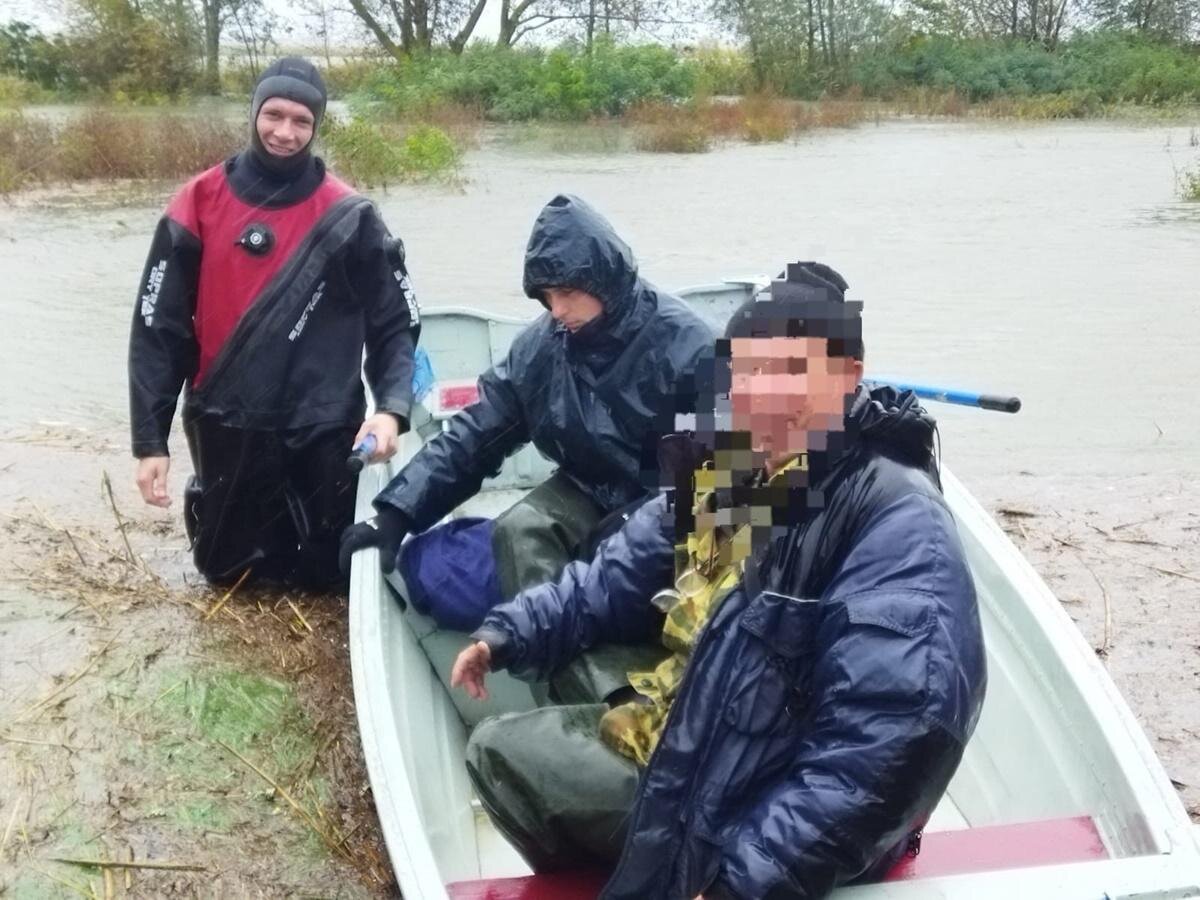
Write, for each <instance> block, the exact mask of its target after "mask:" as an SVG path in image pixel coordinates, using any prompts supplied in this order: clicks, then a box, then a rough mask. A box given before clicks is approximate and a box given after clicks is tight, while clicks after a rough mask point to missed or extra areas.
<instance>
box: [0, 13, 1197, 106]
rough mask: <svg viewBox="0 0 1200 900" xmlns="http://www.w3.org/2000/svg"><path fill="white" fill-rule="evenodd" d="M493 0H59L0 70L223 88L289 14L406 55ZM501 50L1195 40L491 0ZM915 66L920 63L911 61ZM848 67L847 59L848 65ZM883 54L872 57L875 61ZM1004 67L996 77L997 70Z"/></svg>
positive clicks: (769, 55)
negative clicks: (58, 22) (58, 24)
mask: <svg viewBox="0 0 1200 900" xmlns="http://www.w3.org/2000/svg"><path fill="white" fill-rule="evenodd" d="M488 2H489V0H348V3H349V8H345V7H341V6H334V5H333V3H332V0H300V2H298V3H297V4H295V5H294V7H293V9H294V13H293V16H292V17H291V18H289V20H287V21H281V20H280V19H279V17H278V16H277V15H275V14H274V13H273V12H272V11H271V9H270V8H269V7H268V6H267V5H265V3H264V0H69V5H68V10H69V12H68V20H67V24H66V27H65V28H64V29H63V30H62V32H61V33H58V34H54V35H46V34H43V33H41V32H40V31H39V30H38V29H36V28H34V27H33V26H31V25H29V24H28V23H24V22H19V21H13V22H9V23H7V24H2V25H0V73H5V74H8V75H9V76H15V77H17V78H20V79H24V80H25V81H28V82H33V83H36V84H38V85H41V86H42V87H44V88H46V89H50V90H59V91H66V92H72V91H81V92H83V91H103V92H108V93H113V92H117V91H122V92H126V93H130V94H145V93H153V94H163V95H170V96H176V95H179V94H181V93H214V94H215V93H219V92H221V91H222V87H223V84H222V60H223V59H224V60H226V61H228V60H230V59H233V58H236V60H237V68H238V71H239V74H240V75H242V76H243V80H247V79H249V78H253V77H254V76H255V75H256V74H257V71H258V70H259V68H261V66H262V65H263V62H264V58H265V57H267V56H269V55H271V54H273V53H275V52H277V51H278V48H279V43H280V41H281V40H286V39H287V38H288V37H289V35H290V32H291V30H292V29H293V28H294V27H295V26H296V25H297V24H298V23H299V21H300V20H302V19H304V20H307V24H308V29H307V30H308V31H309V32H310V33H314V34H316V35H317V36H318V38H319V39H321V40H322V41H323V47H322V48H321V52H323V54H324V56H325V59H326V62H327V63H328V64H329V66H330V67H331V68H333V66H334V52H335V51H334V48H333V47H332V46H331V43H332V38H331V35H332V34H333V33H334V31H335V28H340V30H341V32H342V33H346V32H347V30H350V31H351V32H356V33H357V34H358V35H360V37H361V40H360V44H361V45H362V46H363V47H364V48H365V49H366V50H367V51H368V52H369V53H371V54H373V55H374V56H375V58H377V59H378V60H381V61H383V62H385V63H386V62H396V63H399V64H401V65H404V64H406V63H410V62H411V61H412V60H414V59H419V58H422V57H427V56H429V55H433V54H448V55H450V56H461V55H462V54H464V52H465V50H466V49H467V47H468V45H470V44H471V43H472V40H473V39H475V41H476V43H478V38H477V32H478V30H479V25H480V21H481V20H482V18H483V15H484V13H485V9H486V4H487V3H488ZM490 2H492V3H493V4H497V3H498V4H499V9H498V12H499V16H500V28H499V34H498V36H497V37H496V38H495V39H494V43H495V45H496V47H497V48H499V49H501V50H504V49H510V48H514V47H517V46H518V45H522V44H526V45H527V44H530V43H531V42H536V43H546V41H547V40H550V41H559V42H565V43H566V44H567V45H569V46H572V47H575V48H577V49H578V50H579V51H580V52H583V53H590V52H591V51H592V49H593V47H595V46H596V44H597V42H598V41H606V42H613V41H617V42H620V41H633V42H657V43H663V44H669V45H673V46H675V47H677V48H683V52H686V48H687V45H688V43H689V42H694V41H695V39H696V35H697V34H704V35H707V36H709V37H714V36H715V37H720V38H726V39H729V38H732V39H733V40H735V41H736V42H738V43H739V44H740V45H741V47H742V53H743V55H744V57H745V60H746V62H747V65H748V68H749V72H750V75H751V80H752V82H753V84H752V85H751V86H752V87H756V88H760V89H774V90H778V91H780V92H783V93H792V94H801V95H803V94H811V93H813V92H814V90H818V89H819V90H829V89H834V90H836V89H838V88H844V87H846V86H847V85H848V84H850V83H853V82H854V81H855V78H857V77H858V75H856V74H855V73H856V72H859V71H860V70H861V69H862V67H863V65H864V62H867V63H870V62H871V61H875V62H878V61H879V60H881V59H886V58H888V56H889V54H890V55H891V56H893V57H894V56H896V55H897V54H900V55H903V54H905V53H908V54H909V55H910V56H911V49H912V47H913V46H914V42H919V41H921V40H928V39H937V40H940V41H943V42H945V41H950V42H958V43H959V44H963V45H968V44H971V43H972V42H974V43H975V44H978V43H979V42H992V43H996V42H1002V43H1004V44H1005V45H1006V46H1010V47H1012V46H1015V47H1026V48H1032V49H1035V50H1038V51H1043V52H1046V53H1056V52H1057V51H1059V50H1060V49H1061V48H1062V46H1063V45H1064V42H1066V41H1067V40H1068V39H1069V38H1072V37H1078V36H1080V35H1086V34H1091V33H1094V32H1102V33H1104V34H1119V35H1124V36H1128V37H1129V38H1131V39H1133V40H1136V41H1141V42H1143V43H1151V44H1162V45H1170V46H1172V47H1175V48H1177V49H1179V50H1180V51H1182V52H1184V53H1187V54H1191V55H1192V56H1193V57H1194V56H1195V54H1196V51H1197V40H1198V39H1200V0H904V2H901V3H897V2H896V0H658V2H648V0H490ZM914 65H919V63H914ZM856 67H857V68H856ZM877 68H878V66H877ZM1001 80H1003V79H1002V78H1001Z"/></svg>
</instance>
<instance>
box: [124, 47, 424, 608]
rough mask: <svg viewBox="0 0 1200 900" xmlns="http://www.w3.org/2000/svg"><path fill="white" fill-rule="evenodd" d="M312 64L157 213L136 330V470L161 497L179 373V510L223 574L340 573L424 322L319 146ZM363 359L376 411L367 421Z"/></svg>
mask: <svg viewBox="0 0 1200 900" xmlns="http://www.w3.org/2000/svg"><path fill="white" fill-rule="evenodd" d="M325 99H326V96H325V85H324V82H323V80H322V78H321V75H320V73H319V72H318V71H317V69H316V68H315V67H314V66H312V65H311V64H310V63H308V62H307V61H305V60H302V59H296V58H285V59H281V60H279V61H278V62H275V63H274V64H272V65H271V66H270V67H268V68H267V69H266V70H265V71H264V72H263V74H262V77H261V78H260V79H259V81H258V84H257V85H256V87H255V91H254V97H253V101H252V103H251V115H250V145H249V146H248V147H247V148H246V149H245V150H243V151H242V152H241V153H239V154H237V155H236V156H234V157H232V158H230V159H228V160H226V161H225V162H223V163H221V164H219V165H217V166H214V167H213V168H211V169H209V170H208V171H206V172H204V173H202V174H200V175H199V176H197V177H196V178H194V179H193V180H192V181H190V182H188V183H187V184H186V185H185V186H184V187H183V189H182V190H181V191H180V192H179V193H178V194H177V195H176V196H175V198H174V200H172V201H171V204H170V206H169V207H168V208H167V211H166V214H165V215H164V216H163V218H162V219H161V221H160V222H159V225H158V229H157V231H156V232H155V236H154V241H153V243H152V245H151V248H150V255H149V259H148V260H147V263H146V269H145V272H144V273H143V275H142V282H141V288H140V291H139V296H138V300H137V305H136V308H135V310H134V317H133V326H132V332H131V335H130V343H129V391H130V425H131V429H132V436H133V454H134V456H135V457H137V459H138V463H137V485H138V489H139V490H140V491H141V494H142V497H143V499H144V500H145V501H146V503H148V504H151V505H153V506H161V507H165V506H168V505H169V504H170V502H171V500H170V496H169V494H168V490H167V474H168V472H169V469H170V456H169V455H168V450H167V440H168V435H169V433H170V429H171V421H172V419H173V418H174V414H175V407H176V404H177V402H178V397H179V394H180V391H181V389H182V388H183V387H184V386H185V385H186V386H187V391H186V397H185V401H184V407H183V426H184V431H185V432H186V434H187V439H188V448H189V450H190V452H191V457H192V463H193V465H194V467H195V473H196V474H195V476H194V477H193V478H192V479H191V480H190V481H189V482H188V485H187V487H186V489H185V491H184V522H185V525H186V528H187V532H188V536H189V537H190V539H191V541H192V549H193V554H194V558H195V563H196V567H197V569H199V570H200V572H201V573H202V574H203V575H204V576H205V577H206V578H208V579H209V580H210V581H213V582H218V583H220V582H228V581H231V580H234V579H237V578H239V577H241V575H242V574H243V573H245V572H246V571H247V570H249V571H250V572H251V573H252V574H253V575H254V576H255V577H256V578H268V579H271V580H279V581H285V582H288V583H294V584H298V585H300V586H305V587H311V588H326V587H331V586H335V585H337V584H338V583H340V582H341V581H342V576H341V575H340V574H339V573H338V567H337V541H338V536H339V535H340V533H341V531H342V529H344V528H345V527H346V526H347V525H349V524H350V522H351V521H353V511H354V491H353V486H354V482H353V479H352V477H351V476H350V475H349V473H348V472H347V470H346V465H345V460H346V456H347V453H348V452H349V449H350V448H351V446H352V445H354V444H356V443H358V442H359V441H360V440H362V439H364V438H365V437H366V436H367V435H373V436H374V439H375V443H376V449H375V452H374V454H373V456H372V461H380V460H384V459H386V458H388V457H389V456H391V455H392V453H394V452H395V448H396V443H397V438H398V436H399V434H400V433H402V432H403V431H405V430H406V429H407V427H408V417H409V409H410V406H411V405H412V371H413V352H414V348H415V344H416V341H417V337H418V332H419V327H418V323H419V314H418V309H417V304H416V299H415V297H414V296H413V293H412V289H411V287H410V286H409V280H408V271H407V269H406V267H405V261H404V245H403V244H402V243H401V242H400V241H399V240H398V239H396V238H393V237H392V236H391V235H390V234H389V233H388V230H387V228H386V227H385V226H384V224H383V222H382V220H381V219H380V217H379V213H378V211H377V210H376V208H375V207H374V205H373V204H372V203H370V202H369V201H368V200H366V199H365V198H364V197H361V196H359V195H357V194H355V193H354V191H353V190H352V189H351V188H350V187H348V186H347V185H346V184H344V183H343V182H341V181H339V180H338V179H337V178H335V177H333V175H331V174H329V173H327V172H326V171H325V165H324V163H323V162H322V161H321V160H320V159H319V158H318V157H317V156H315V155H314V154H313V153H312V144H313V139H314V136H315V134H316V132H317V129H318V127H319V126H320V123H321V117H322V116H323V114H324V112H325ZM364 346H365V348H366V364H365V371H366V377H367V381H368V383H369V384H370V387H371V391H372V394H373V395H374V399H375V409H376V412H375V414H374V415H373V416H371V417H370V418H367V419H366V420H365V421H364V419H363V416H364V413H365V408H366V407H365V397H364V394H363V386H362V371H363V349H364Z"/></svg>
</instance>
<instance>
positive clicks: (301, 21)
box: [0, 0, 500, 48]
mask: <svg viewBox="0 0 1200 900" xmlns="http://www.w3.org/2000/svg"><path fill="white" fill-rule="evenodd" d="M266 3H267V6H268V7H269V8H270V9H271V10H272V11H273V12H274V13H275V14H276V15H278V16H279V19H280V22H281V24H283V25H286V26H290V27H291V28H292V33H291V35H290V36H289V35H287V34H278V35H276V40H278V41H279V42H280V43H281V44H283V45H288V44H299V45H310V46H312V47H314V48H315V47H317V46H318V45H319V44H320V38H319V37H318V35H317V31H316V28H317V19H316V17H314V16H309V15H305V14H304V13H302V12H300V11H299V10H297V9H296V6H295V4H293V3H288V2H285V0H266ZM345 6H346V5H345V3H344V2H342V0H328V7H329V8H330V9H334V8H338V7H341V8H345ZM67 9H69V6H68V5H66V4H64V3H63V2H62V0H0V23H4V22H8V21H10V20H12V19H21V20H24V21H26V22H32V23H34V24H35V25H37V26H38V28H40V29H42V30H43V31H46V32H53V31H59V30H61V29H62V28H64V27H65V26H66V22H67V14H66V10H67ZM332 24H333V25H334V26H335V27H334V28H333V29H331V30H332V31H333V32H334V34H333V35H331V40H332V42H333V43H338V44H343V45H346V44H363V43H366V42H367V37H366V35H365V33H364V32H363V30H362V29H361V26H360V24H359V23H358V21H357V19H355V18H354V15H353V14H352V13H350V12H348V11H347V12H342V13H336V14H334V15H333V23H332ZM499 33H500V0H488V4H487V7H486V8H485V9H484V12H483V17H482V18H481V19H480V20H479V24H478V25H477V26H476V27H475V32H474V34H473V37H476V38H484V39H491V40H494V39H495V38H496V36H497V35H499Z"/></svg>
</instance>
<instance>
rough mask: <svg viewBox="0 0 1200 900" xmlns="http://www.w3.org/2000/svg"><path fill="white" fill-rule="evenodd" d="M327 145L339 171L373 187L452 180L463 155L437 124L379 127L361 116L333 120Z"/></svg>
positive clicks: (326, 138)
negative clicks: (411, 126)
mask: <svg viewBox="0 0 1200 900" xmlns="http://www.w3.org/2000/svg"><path fill="white" fill-rule="evenodd" d="M323 145H324V147H325V148H326V150H327V151H328V153H329V156H330V158H331V162H332V163H333V165H334V166H335V167H336V168H337V171H338V174H339V175H341V176H342V177H344V178H347V179H349V180H350V181H352V182H354V183H355V184H358V185H361V186H362V187H368V188H370V187H385V186H387V185H388V184H392V183H396V182H414V181H441V182H447V181H451V180H453V179H454V178H455V177H456V176H457V173H458V169H459V164H460V163H461V161H462V154H463V151H462V147H461V146H460V144H458V143H456V142H455V140H454V139H453V138H452V137H451V136H450V135H449V134H447V133H446V131H444V130H443V129H441V128H439V127H438V126H436V125H429V124H420V125H417V126H416V127H414V128H409V129H404V128H402V127H400V126H396V125H377V124H375V123H373V122H370V121H368V120H367V119H365V118H363V117H361V116H355V117H353V118H352V119H350V120H349V121H348V122H342V121H340V120H337V119H333V118H330V120H329V121H328V123H327V126H326V128H325V130H324V133H323Z"/></svg>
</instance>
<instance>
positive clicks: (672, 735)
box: [475, 387, 987, 900]
mask: <svg viewBox="0 0 1200 900" xmlns="http://www.w3.org/2000/svg"><path fill="white" fill-rule="evenodd" d="M849 419H850V423H849V424H851V425H852V426H856V427H857V436H854V434H855V431H854V428H851V429H850V431H849V432H848V433H849V434H851V436H852V437H851V440H850V442H849V445H848V446H847V447H846V448H845V450H844V451H843V452H842V453H841V454H840V455H839V456H837V457H836V458H834V459H832V460H831V464H830V466H829V467H828V470H827V472H826V474H825V475H824V477H822V478H820V479H819V481H818V484H817V487H818V489H819V491H820V492H821V494H822V496H823V499H822V503H821V505H820V508H819V509H814V510H812V511H811V512H810V514H808V515H806V516H804V517H802V518H801V519H800V520H799V521H797V522H795V523H794V524H791V525H790V526H789V527H788V528H787V529H786V530H785V531H784V533H783V534H781V535H780V536H778V537H776V538H775V539H774V540H772V541H771V542H770V544H769V545H767V547H765V548H763V549H762V552H761V553H759V554H756V555H755V556H754V557H753V558H752V559H751V560H749V561H748V562H747V565H746V568H745V572H744V574H743V577H742V579H741V581H740V582H739V583H738V585H737V586H736V587H735V588H734V589H733V590H732V591H731V592H730V593H729V594H728V595H727V596H726V597H725V598H724V599H723V600H722V601H721V602H720V603H719V604H718V605H717V606H716V607H715V609H714V610H713V612H712V614H711V617H710V619H709V621H708V623H707V624H706V625H705V627H704V630H703V631H701V632H700V635H699V637H698V638H697V639H696V642H695V645H694V647H693V648H692V653H691V658H690V660H689V662H688V666H687V669H686V672H685V674H684V676H683V681H682V683H681V684H680V686H679V689H678V692H677V693H676V695H675V698H674V700H673V701H672V705H671V710H670V715H669V717H668V718H667V721H666V726H665V728H664V730H663V732H662V735H661V737H660V739H659V741H658V744H657V747H656V749H655V750H654V753H653V755H652V756H651V758H650V761H649V764H648V766H647V767H646V769H645V770H644V771H643V773H642V776H641V779H640V781H639V786H638V792H637V797H636V800H635V803H634V806H633V808H632V810H631V812H630V815H629V820H628V822H629V825H628V837H627V840H626V843H625V847H624V852H623V854H622V856H621V859H620V861H619V862H618V864H617V866H616V868H615V870H614V871H613V873H612V876H611V879H610V881H609V883H608V884H607V886H606V887H605V889H604V891H603V893H602V894H601V897H602V898H603V900H680V898H684V900H688V898H692V897H695V896H697V895H698V894H702V895H703V896H704V897H706V898H709V897H711V898H716V900H748V898H752V897H754V898H772V900H774V898H778V900H785V898H797V900H798V898H817V897H824V896H826V895H827V894H828V893H829V892H830V891H832V890H833V889H834V888H835V887H836V886H838V885H840V884H845V883H847V882H851V881H855V880H857V879H862V878H872V877H879V876H880V875H882V874H883V873H884V872H886V871H887V869H888V868H889V867H890V866H891V865H892V864H893V863H894V862H895V860H896V859H897V858H898V856H899V854H901V853H902V852H903V851H904V850H905V849H906V848H910V847H912V846H914V844H913V841H914V837H913V836H914V835H915V834H916V833H918V832H919V831H920V830H921V828H922V827H923V826H924V824H925V822H927V821H928V818H929V816H930V815H931V813H932V811H933V809H934V807H935V806H936V805H937V803H938V800H939V799H940V798H941V796H942V794H943V792H944V791H945V789H946V786H947V785H948V784H949V781H950V778H951V776H952V775H953V774H954V771H955V769H956V767H957V765H958V763H959V760H960V759H961V757H962V752H963V747H964V745H965V744H966V742H967V740H968V738H969V737H970V735H971V733H972V731H973V730H974V727H975V723H976V720H977V718H978V715H979V711H980V707H981V705H982V701H983V696H984V689H985V685H986V680H987V679H986V669H985V663H984V647H983V638H982V633H981V629H980V622H979V615H978V609H977V606H976V599H975V590H974V585H973V583H972V579H971V573H970V570H969V569H968V567H967V563H966V558H965V553H964V551H963V547H962V544H961V542H960V540H959V537H958V531H957V528H956V527H955V525H954V520H953V518H952V516H951V514H950V511H949V509H948V507H947V505H946V503H945V501H944V500H943V498H942V496H941V492H940V490H939V488H938V485H937V481H936V477H935V474H934V456H933V453H932V444H931V438H932V434H933V421H932V419H930V418H929V417H928V416H927V415H926V414H925V413H924V411H923V410H922V409H921V408H920V406H919V405H918V404H917V402H916V400H915V399H914V398H913V396H912V395H911V394H909V393H904V392H899V391H896V390H895V389H894V388H876V389H874V390H868V389H866V388H865V387H864V388H863V389H862V390H860V392H859V393H858V395H857V397H856V400H855V402H854V404H853V405H852V407H851V410H850V414H849ZM810 474H813V473H811V472H810ZM673 520H674V517H673V516H672V515H671V514H670V511H669V507H668V504H667V497H666V496H665V495H660V496H658V497H656V498H654V499H653V500H651V501H649V502H648V503H646V504H644V505H643V506H642V507H641V508H639V509H638V510H637V511H636V512H635V513H634V514H633V515H632V516H631V517H630V519H629V520H628V522H626V524H625V526H624V527H623V528H622V529H621V531H620V532H618V533H617V534H616V535H614V536H613V537H612V538H610V539H609V540H608V541H606V542H605V543H603V544H602V545H601V546H600V549H599V551H598V552H597V554H596V556H595V558H594V559H593V560H591V561H590V562H573V563H570V564H569V565H568V566H567V568H566V569H565V570H564V571H563V573H562V575H561V576H560V578H559V579H558V581H557V582H552V583H549V584H545V585H541V586H539V587H536V588H532V589H530V590H528V591H525V592H524V593H522V594H520V595H518V596H517V597H516V598H515V599H514V600H512V601H510V602H508V603H505V604H502V605H500V606H498V607H496V608H495V609H493V610H492V612H491V613H490V614H489V615H488V617H487V618H486V619H485V620H484V623H483V625H482V626H481V628H480V629H479V630H477V631H476V633H475V637H476V638H477V639H482V640H487V642H488V643H489V645H491V646H492V654H493V655H492V660H493V666H494V667H497V668H507V669H509V671H511V672H513V673H514V674H516V675H518V676H521V677H525V678H530V679H541V680H545V679H548V678H550V677H551V676H552V675H554V674H555V673H557V672H559V671H561V670H562V668H563V667H564V666H566V665H567V664H568V663H570V662H571V660H573V659H574V658H575V657H576V656H577V655H578V654H579V653H580V652H582V651H584V650H586V649H589V648H592V647H596V646H599V645H603V644H606V643H639V642H645V641H653V640H656V639H657V638H658V636H659V635H660V633H661V629H662V624H663V618H662V614H661V613H660V612H659V611H658V610H657V609H656V608H655V606H654V604H652V603H649V602H647V598H649V597H652V596H654V594H655V593H656V592H657V591H659V590H661V589H663V588H666V587H669V586H670V585H671V584H672V583H673V580H674V574H675V572H674V569H675V545H676V542H677V541H678V540H680V539H682V535H679V534H677V533H676V528H675V524H674V521H673Z"/></svg>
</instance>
